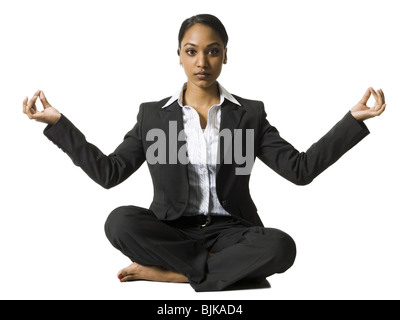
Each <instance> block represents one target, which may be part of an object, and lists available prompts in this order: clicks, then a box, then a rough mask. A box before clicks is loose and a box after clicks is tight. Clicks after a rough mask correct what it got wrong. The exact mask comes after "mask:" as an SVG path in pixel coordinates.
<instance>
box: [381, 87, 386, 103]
mask: <svg viewBox="0 0 400 320" xmlns="http://www.w3.org/2000/svg"><path fill="white" fill-rule="evenodd" d="M380 91H381V95H382V103H383V104H385V95H384V94H383V91H382V89H380Z"/></svg>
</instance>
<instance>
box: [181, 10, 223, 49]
mask: <svg viewBox="0 0 400 320" xmlns="http://www.w3.org/2000/svg"><path fill="white" fill-rule="evenodd" d="M196 23H201V24H204V25H206V26H209V27H211V28H213V29H214V31H215V32H217V33H218V34H219V36H220V37H221V39H222V42H223V43H224V47H225V48H226V46H227V45H228V34H227V33H226V29H225V27H224V25H223V24H222V22H221V21H220V20H219V19H218V18H217V17H215V16H213V15H211V14H198V15H195V16H193V17H190V18H188V19H186V20H185V21H183V22H182V25H181V29H180V30H179V34H178V55H179V52H180V47H181V42H182V39H183V37H184V36H185V33H186V31H187V30H188V29H189V28H190V27H192V26H194V25H195V24H196Z"/></svg>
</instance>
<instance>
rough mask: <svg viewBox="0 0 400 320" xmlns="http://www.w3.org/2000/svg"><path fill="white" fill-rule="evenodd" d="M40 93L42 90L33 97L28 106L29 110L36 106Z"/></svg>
mask: <svg viewBox="0 0 400 320" xmlns="http://www.w3.org/2000/svg"><path fill="white" fill-rule="evenodd" d="M39 92H40V90H38V91H36V93H35V94H34V95H33V97H32V98H31V99H30V100H29V102H28V105H27V108H28V109H31V108H32V107H33V106H34V105H35V102H36V99H37V97H38V96H39Z"/></svg>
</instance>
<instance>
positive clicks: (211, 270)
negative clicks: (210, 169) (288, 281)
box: [105, 206, 296, 291]
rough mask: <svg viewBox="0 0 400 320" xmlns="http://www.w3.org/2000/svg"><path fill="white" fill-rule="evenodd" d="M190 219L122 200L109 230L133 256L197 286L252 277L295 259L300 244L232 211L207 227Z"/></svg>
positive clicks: (261, 276) (277, 269)
mask: <svg viewBox="0 0 400 320" xmlns="http://www.w3.org/2000/svg"><path fill="white" fill-rule="evenodd" d="M188 221H190V219H189V220H188V218H185V219H178V220H175V221H172V222H166V221H160V220H158V219H157V218H156V217H155V215H154V214H153V212H152V211H150V210H148V209H144V208H140V207H136V206H123V207H119V208H117V209H115V210H113V211H112V212H111V214H110V215H109V217H108V219H107V221H106V223H105V232H106V235H107V238H108V239H109V240H110V242H111V243H112V245H113V246H114V247H115V248H117V249H118V250H120V251H121V252H122V253H123V254H124V255H126V256H127V257H129V258H130V259H131V260H132V261H134V262H137V263H139V264H142V265H147V266H160V267H163V268H165V269H168V270H174V271H177V272H179V273H182V274H184V275H185V276H186V277H187V278H188V279H189V282H190V285H191V286H192V287H193V288H194V289H195V290H196V291H217V290H224V289H228V288H230V287H231V286H232V285H234V284H235V283H239V282H243V281H248V283H251V282H252V281H254V280H260V279H265V278H266V277H268V276H270V275H273V274H275V273H282V272H285V271H286V270H287V269H289V268H290V267H291V266H292V264H293V263H294V260H295V256H296V245H295V243H294V241H293V239H292V238H291V237H290V236H289V235H287V234H286V233H284V232H282V231H280V230H277V229H272V228H263V227H258V226H248V225H245V223H243V222H242V221H240V220H238V219H236V218H234V217H217V216H214V217H213V218H212V222H211V224H210V225H208V226H206V227H201V225H200V224H192V223H188ZM209 253H213V254H212V255H211V256H209ZM254 283H255V281H254Z"/></svg>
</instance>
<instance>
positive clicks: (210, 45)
mask: <svg viewBox="0 0 400 320" xmlns="http://www.w3.org/2000/svg"><path fill="white" fill-rule="evenodd" d="M215 45H217V46H221V44H220V43H219V42H213V43H210V44H209V45H208V46H207V48H208V47H212V46H215ZM186 46H192V47H197V44H194V43H191V42H188V43H186V44H185V45H184V47H186Z"/></svg>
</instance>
